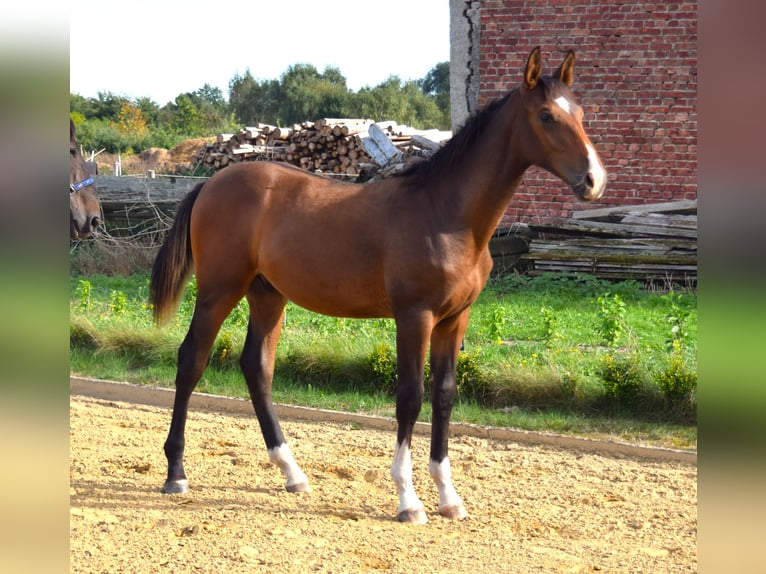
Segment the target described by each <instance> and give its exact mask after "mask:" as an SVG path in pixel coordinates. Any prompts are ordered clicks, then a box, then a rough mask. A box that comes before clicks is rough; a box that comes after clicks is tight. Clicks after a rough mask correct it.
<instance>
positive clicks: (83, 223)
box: [69, 118, 101, 239]
mask: <svg viewBox="0 0 766 574" xmlns="http://www.w3.org/2000/svg"><path fill="white" fill-rule="evenodd" d="M100 224H101V205H100V204H99V202H98V197H97V196H96V191H95V186H94V185H93V179H92V178H91V177H90V174H89V173H88V168H87V164H86V163H85V158H84V157H82V153H80V148H79V147H77V142H76V141H75V129H74V122H73V121H72V119H71V118H70V119H69V238H70V239H86V238H88V237H90V236H91V235H92V234H93V232H95V231H96V229H97V228H98V226H99V225H100Z"/></svg>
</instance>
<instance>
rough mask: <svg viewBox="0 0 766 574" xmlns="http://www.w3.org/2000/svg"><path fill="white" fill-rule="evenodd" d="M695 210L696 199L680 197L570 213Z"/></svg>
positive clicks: (591, 216)
mask: <svg viewBox="0 0 766 574" xmlns="http://www.w3.org/2000/svg"><path fill="white" fill-rule="evenodd" d="M692 210H693V211H695V212H696V210H697V200H696V199H682V200H680V201H668V202H663V203H644V204H641V205H618V206H616V207H602V208H597V209H584V210H582V211H575V212H574V213H572V218H573V219H601V218H604V217H612V216H614V215H615V214H628V213H631V214H635V213H668V212H678V213H683V212H689V211H692Z"/></svg>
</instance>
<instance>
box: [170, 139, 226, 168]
mask: <svg viewBox="0 0 766 574" xmlns="http://www.w3.org/2000/svg"><path fill="white" fill-rule="evenodd" d="M214 141H215V138H195V139H191V140H186V141H182V142H181V143H180V144H178V145H177V146H176V147H174V148H173V149H171V150H170V151H169V152H168V156H169V159H170V161H171V162H172V163H176V164H180V163H191V162H192V159H193V158H194V156H195V154H196V153H197V152H198V151H199V150H200V149H202V148H203V147H205V144H209V143H213V142H214Z"/></svg>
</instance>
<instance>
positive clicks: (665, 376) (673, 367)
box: [657, 340, 697, 408]
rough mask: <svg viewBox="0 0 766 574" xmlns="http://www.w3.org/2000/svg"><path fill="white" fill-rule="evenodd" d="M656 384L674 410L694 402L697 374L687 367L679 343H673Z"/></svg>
mask: <svg viewBox="0 0 766 574" xmlns="http://www.w3.org/2000/svg"><path fill="white" fill-rule="evenodd" d="M657 384H658V385H659V387H660V390H661V391H662V393H663V394H664V395H665V397H666V398H667V399H668V400H669V401H670V403H671V405H672V406H673V407H674V408H677V407H678V406H681V405H688V404H691V403H693V402H694V401H695V400H696V396H695V395H696V392H697V373H696V372H694V371H692V370H690V369H689V368H688V367H687V365H686V361H685V360H684V356H683V352H682V348H681V343H680V341H677V340H676V341H673V350H672V352H671V355H670V361H669V363H668V365H667V366H666V367H665V369H664V370H663V371H662V372H661V373H660V374H659V377H658V378H657Z"/></svg>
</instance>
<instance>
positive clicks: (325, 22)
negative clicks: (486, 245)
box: [69, 0, 449, 106]
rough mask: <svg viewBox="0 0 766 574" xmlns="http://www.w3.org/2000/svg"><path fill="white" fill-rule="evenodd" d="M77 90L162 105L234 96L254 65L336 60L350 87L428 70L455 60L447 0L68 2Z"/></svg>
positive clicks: (268, 67) (279, 67)
mask: <svg viewBox="0 0 766 574" xmlns="http://www.w3.org/2000/svg"><path fill="white" fill-rule="evenodd" d="M69 5H70V19H69V45H70V52H69V59H70V72H69V75H70V76H69V77H70V92H73V93H77V94H80V95H81V96H85V97H96V96H97V95H98V92H112V93H115V94H118V95H123V96H127V97H130V98H138V97H149V98H151V99H152V100H154V102H155V103H157V104H159V105H160V106H163V105H165V104H166V103H167V102H170V101H173V100H174V99H175V98H176V96H178V95H179V94H181V93H185V92H193V91H195V90H197V89H199V88H201V87H202V86H203V85H204V84H206V83H207V84H210V85H211V86H213V87H218V88H220V89H221V91H222V92H223V95H224V97H226V98H228V84H229V81H230V80H231V79H232V78H233V77H234V76H235V75H236V74H240V75H241V74H244V73H245V71H246V70H247V69H249V70H250V73H251V74H252V75H253V76H254V77H255V78H256V79H259V80H264V79H276V78H279V76H280V75H281V74H282V73H283V72H284V71H285V70H286V69H287V67H288V66H290V65H291V64H296V63H309V64H313V65H314V66H316V68H317V69H318V70H319V71H320V72H321V71H323V70H324V68H325V66H335V67H337V68H339V69H340V71H341V73H342V74H343V75H344V76H345V77H346V80H347V83H348V86H349V88H350V89H352V90H354V91H357V90H359V88H362V87H364V86H375V85H377V84H379V83H381V82H382V81H384V80H385V79H386V78H388V77H389V76H391V75H397V76H399V77H400V78H402V79H403V80H415V79H419V78H422V77H423V76H425V75H426V74H427V73H428V71H429V70H430V69H431V68H433V67H434V66H435V65H436V64H438V63H439V62H444V61H448V60H449V0H385V1H384V2H382V1H378V2H374V1H370V0H277V1H274V0H268V1H265V0H249V1H246V2H245V1H239V0H237V1H227V0H223V1H221V2H210V0H207V1H204V2H203V1H199V0H185V1H183V2H179V1H176V0H172V1H165V0H152V1H147V0H132V1H131V2H128V3H124V2H122V3H104V2H102V1H96V0H70V4H69Z"/></svg>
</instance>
